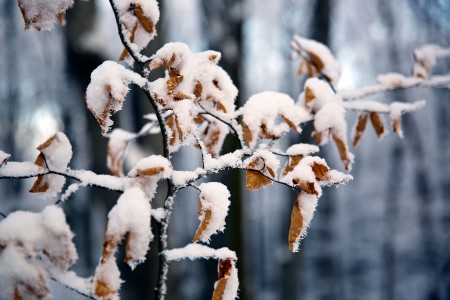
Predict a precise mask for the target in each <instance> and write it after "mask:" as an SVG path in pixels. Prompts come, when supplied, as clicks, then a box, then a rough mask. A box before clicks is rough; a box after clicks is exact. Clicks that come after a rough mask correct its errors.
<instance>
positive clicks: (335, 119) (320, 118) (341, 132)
mask: <svg viewBox="0 0 450 300" xmlns="http://www.w3.org/2000/svg"><path fill="white" fill-rule="evenodd" d="M314 129H315V130H316V132H322V133H325V135H324V136H322V137H323V139H322V142H321V143H320V145H324V144H325V143H326V142H327V141H328V138H327V137H328V132H332V133H333V134H334V135H336V136H339V137H341V138H342V139H346V132H347V122H346V121H345V109H344V108H343V107H342V106H341V105H339V104H337V103H333V102H329V103H327V104H326V105H324V106H323V107H322V108H321V109H320V110H319V111H318V112H317V114H316V116H315V118H314Z"/></svg>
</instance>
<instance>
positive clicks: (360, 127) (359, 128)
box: [353, 113, 369, 147]
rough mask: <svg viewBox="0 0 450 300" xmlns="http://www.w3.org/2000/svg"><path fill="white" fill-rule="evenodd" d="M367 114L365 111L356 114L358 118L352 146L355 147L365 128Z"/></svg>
mask: <svg viewBox="0 0 450 300" xmlns="http://www.w3.org/2000/svg"><path fill="white" fill-rule="evenodd" d="M368 118H369V115H368V114H367V113H362V114H360V115H359V116H358V120H357V121H356V122H357V123H356V127H355V133H354V136H353V147H356V146H357V145H358V143H359V140H360V139H361V136H362V135H363V133H364V130H366V124H367V119H368Z"/></svg>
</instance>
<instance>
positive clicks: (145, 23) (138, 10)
mask: <svg viewBox="0 0 450 300" xmlns="http://www.w3.org/2000/svg"><path fill="white" fill-rule="evenodd" d="M134 13H135V14H136V17H137V19H138V20H139V23H140V24H141V26H142V28H144V30H145V31H147V32H148V33H153V32H154V31H155V24H154V23H153V22H152V20H151V19H150V18H148V17H147V16H146V15H145V14H144V10H143V9H142V7H141V5H140V4H135V6H134Z"/></svg>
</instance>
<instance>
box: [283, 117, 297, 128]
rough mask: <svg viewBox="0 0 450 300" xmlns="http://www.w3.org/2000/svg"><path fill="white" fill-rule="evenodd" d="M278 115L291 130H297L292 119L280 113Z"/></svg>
mask: <svg viewBox="0 0 450 300" xmlns="http://www.w3.org/2000/svg"><path fill="white" fill-rule="evenodd" d="M280 117H281V118H282V119H283V120H284V121H285V122H286V123H287V124H288V125H289V127H290V128H291V129H292V130H294V131H295V132H298V128H297V125H296V124H295V123H294V122H293V121H291V120H289V118H288V117H286V116H284V115H280Z"/></svg>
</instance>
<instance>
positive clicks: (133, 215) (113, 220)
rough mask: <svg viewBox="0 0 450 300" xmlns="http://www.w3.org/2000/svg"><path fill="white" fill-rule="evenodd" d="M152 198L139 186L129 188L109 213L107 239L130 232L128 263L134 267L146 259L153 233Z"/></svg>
mask: <svg viewBox="0 0 450 300" xmlns="http://www.w3.org/2000/svg"><path fill="white" fill-rule="evenodd" d="M150 219H151V207H150V200H149V199H148V198H147V197H146V195H145V194H144V192H143V191H142V190H141V189H139V188H130V189H127V190H126V191H125V192H124V193H123V194H122V195H121V196H120V197H119V199H118V200H117V204H116V205H115V206H114V207H113V208H112V209H111V211H110V212H109V214H108V225H107V228H106V232H105V240H119V241H120V240H121V239H122V237H123V236H124V235H125V234H126V233H128V242H127V249H126V251H127V253H126V255H127V257H129V258H130V260H129V261H127V263H128V264H129V265H130V267H131V268H132V269H134V268H135V267H136V265H137V264H139V263H141V262H143V261H144V260H145V255H146V254H147V251H148V249H149V244H150V241H151V240H152V239H153V234H152V231H151V228H150Z"/></svg>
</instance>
